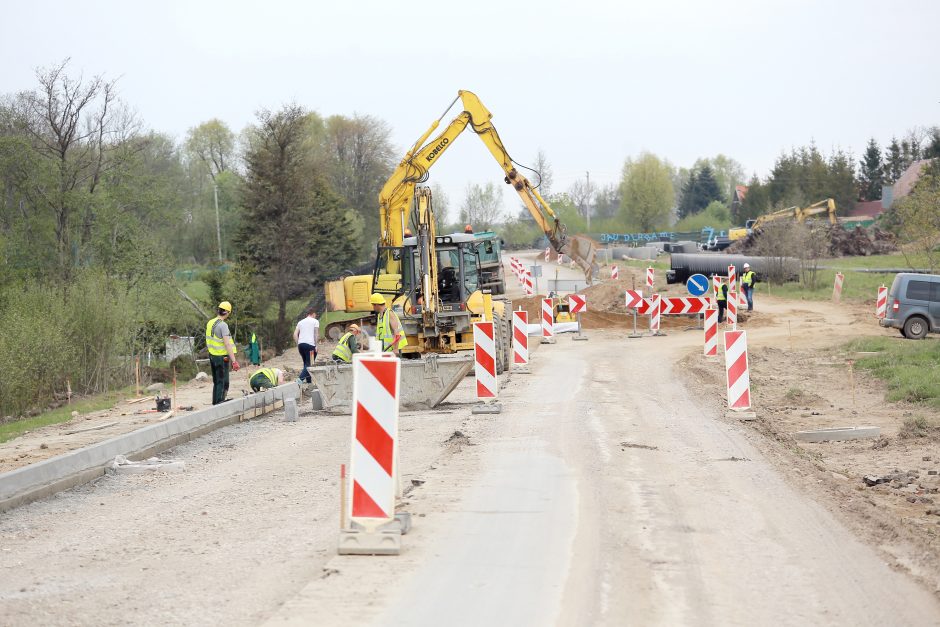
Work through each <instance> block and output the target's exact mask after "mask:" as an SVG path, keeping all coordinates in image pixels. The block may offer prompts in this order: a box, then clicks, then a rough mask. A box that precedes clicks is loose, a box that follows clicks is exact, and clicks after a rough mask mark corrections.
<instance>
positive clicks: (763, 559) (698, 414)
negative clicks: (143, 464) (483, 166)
mask: <svg viewBox="0 0 940 627" xmlns="http://www.w3.org/2000/svg"><path fill="white" fill-rule="evenodd" d="M523 259H524V261H526V262H527V263H531V262H532V254H527V255H523ZM565 271H566V272H567V273H568V274H569V275H570V277H568V278H577V276H578V272H577V271H576V270H568V269H567V268H565ZM603 271H604V270H602V272H603ZM507 276H510V277H511V273H509V272H508V269H507ZM642 283H643V278H641V276H640V274H639V270H638V269H635V268H629V267H628V268H624V266H621V279H620V281H618V282H611V281H606V282H604V283H602V284H600V285H596V286H593V287H591V288H588V289H587V290H585V293H586V295H587V297H588V308H589V313H588V314H585V315H584V316H582V322H583V326H584V328H585V332H586V334H587V336H588V338H589V340H588V341H586V342H575V341H572V339H571V337H570V336H567V335H563V336H559V337H558V339H557V342H556V344H554V345H542V346H539V345H537V344H534V342H533V355H532V368H531V369H532V373H531V374H514V375H512V376H511V377H508V378H507V377H503V379H502V380H501V386H502V389H501V402H502V404H503V412H502V413H501V414H498V415H473V414H471V412H470V410H471V406H472V404H473V401H474V398H473V395H472V392H473V387H472V378H468V379H467V380H465V381H464V382H463V383H461V385H460V386H459V387H458V389H457V390H456V391H455V392H454V393H453V394H452V395H451V397H450V398H449V399H448V401H447V402H446V403H445V404H444V405H442V406H440V407H438V408H437V409H436V410H434V411H427V412H405V413H403V415H402V417H401V434H400V459H401V483H402V485H403V489H404V498H403V500H402V502H401V503H400V506H399V511H407V512H410V513H411V514H412V516H413V520H414V527H413V529H412V530H411V532H410V533H408V534H407V535H406V536H404V538H403V547H404V548H403V552H402V554H401V555H400V556H397V557H353V556H337V555H336V541H337V538H338V528H339V511H338V510H339V466H340V464H343V463H348V458H349V447H350V420H349V417H348V416H335V415H328V414H323V413H318V412H313V411H312V410H311V409H310V408H309V406H304V407H303V408H302V410H301V412H300V416H299V419H298V421H297V422H295V423H288V422H284V420H283V416H282V415H281V414H280V413H273V414H269V415H268V416H266V417H263V418H259V419H256V420H252V421H248V422H244V423H240V424H237V425H233V426H230V427H225V428H223V429H220V430H219V431H216V432H213V433H211V434H209V435H207V436H204V437H202V438H200V439H198V440H195V441H193V442H190V443H188V444H186V445H183V446H180V447H177V448H176V449H174V450H172V451H169V452H167V453H166V454H165V455H164V457H167V458H173V459H180V460H183V461H185V462H186V470H185V472H182V473H175V474H148V475H109V476H106V477H104V478H102V479H100V480H98V481H95V482H94V483H91V484H88V485H86V486H83V487H80V488H76V489H73V490H70V491H67V492H63V493H60V494H59V495H57V496H55V497H52V498H48V499H45V500H43V501H40V502H36V503H33V504H30V505H27V506H24V507H21V508H18V509H16V510H13V511H10V512H6V513H4V514H2V515H0V573H2V576H0V617H3V620H2V621H0V622H3V623H4V624H14V625H16V624H48V625H59V624H61V625H66V624H68V625H76V624H78V625H92V624H93V625H111V624H187V625H191V624H206V625H209V624H232V625H255V624H271V625H281V624H297V625H309V624H317V625H367V624H375V625H391V624H394V625H432V624H434V625H436V624H447V625H480V624H513V625H516V624H520V625H548V624H559V625H593V624H600V625H621V624H669V625H674V624H722V625H753V624H782V625H804V624H831V625H848V624H852V625H885V624H910V625H930V624H940V542H938V535H940V524H938V521H940V515H937V514H936V513H933V512H940V494H937V492H938V488H940V479H938V475H937V474H930V473H931V472H934V473H935V472H936V471H937V470H940V445H938V442H937V441H936V440H930V439H926V438H903V437H900V435H899V431H900V429H901V425H902V423H903V421H904V419H905V418H906V417H909V416H911V415H914V414H916V415H930V416H935V414H936V412H934V411H933V410H931V409H929V408H925V407H922V406H913V405H905V404H898V403H887V402H885V400H884V390H885V388H884V385H883V384H882V383H881V382H880V381H878V380H875V379H872V378H869V377H868V376H867V375H865V374H863V373H860V372H857V371H855V370H854V369H853V368H852V367H851V365H850V362H851V360H853V359H854V358H856V357H857V356H856V355H854V354H850V353H846V352H845V349H844V348H843V347H844V345H845V343H846V342H848V341H849V340H851V339H854V338H857V337H859V336H864V335H887V336H890V337H896V338H897V341H899V342H901V341H905V340H903V339H901V337H900V335H899V334H897V332H895V331H888V330H883V329H880V328H879V327H878V326H877V323H876V321H875V319H874V316H873V303H861V302H857V303H856V302H852V303H843V304H841V305H837V304H833V303H827V302H809V301H805V302H804V301H794V300H784V299H779V298H776V297H767V296H764V295H763V294H762V292H761V291H760V290H759V291H758V293H757V296H756V299H755V300H756V311H755V312H754V313H753V314H752V315H751V316H749V317H747V318H746V320H744V321H743V322H742V325H741V327H742V328H744V329H746V330H747V331H748V343H749V349H750V350H749V356H750V364H751V382H752V388H751V389H752V395H753V405H754V410H755V413H756V420H749V421H742V420H740V419H739V418H738V417H737V416H736V415H729V413H728V412H727V411H726V405H725V391H724V385H725V383H724V361H723V359H722V358H706V357H704V356H703V355H702V331H700V330H695V329H690V327H695V322H696V321H695V320H694V319H690V318H684V317H682V318H680V317H667V318H664V325H663V326H664V330H665V331H666V335H665V336H662V337H650V336H648V335H647V336H645V337H641V338H636V339H630V338H628V337H627V335H628V333H629V332H630V331H631V330H632V328H633V323H634V322H633V317H632V316H628V315H627V314H626V313H624V311H623V304H622V302H623V290H624V289H631V288H632V287H633V286H634V285H636V286H640V285H641V284H642ZM657 287H658V288H659V290H658V291H659V292H660V293H663V294H666V295H672V296H679V295H685V291H684V288H683V287H682V286H669V288H666V287H665V285H664V280H663V277H662V276H659V277H657ZM510 295H512V296H514V302H515V303H516V305H520V304H521V305H523V306H525V307H526V308H527V309H529V310H530V312H532V313H533V314H534V313H535V312H536V311H538V309H537V305H538V303H537V301H535V300H534V299H532V300H525V299H521V298H519V297H518V296H519V292H518V288H517V286H516V285H515V284H514V283H513V284H512V285H511V291H510ZM637 324H638V326H639V327H640V330H641V331H643V330H645V328H646V327H647V324H648V322H647V318H645V317H639V318H638V319H637ZM926 341H936V340H934V339H929V340H926ZM279 359H282V360H284V361H283V362H281V363H284V364H290V365H292V366H293V367H294V368H295V369H296V364H295V363H294V362H295V361H296V358H295V355H294V354H293V353H287V354H286V355H285V356H283V357H282V358H279ZM240 376H244V374H240V375H236V378H235V380H234V381H233V390H235V391H237V390H240V386H244V385H245V384H244V382H243V381H242V380H241V379H240V378H239V377H240ZM209 393H210V390H209V386H208V385H207V384H204V383H195V382H194V383H192V384H186V385H184V386H181V387H180V389H179V390H178V392H177V395H178V400H177V404H178V405H184V404H189V403H192V404H194V405H198V406H205V404H206V403H207V400H208V397H209ZM238 393H240V392H238ZM184 395H185V396H184ZM183 399H186V400H183ZM198 406H197V407H196V408H197V409H198ZM130 407H134V406H130ZM131 411H133V410H131ZM112 412H113V413H112V414H109V415H101V416H97V417H94V418H92V420H85V419H84V417H80V419H79V420H78V423H79V424H83V423H88V424H89V425H91V424H94V422H95V421H96V420H100V421H101V422H102V423H105V424H106V423H108V422H114V421H119V422H120V424H121V426H122V427H123V426H125V425H126V427H127V428H128V429H129V428H137V427H139V426H140V425H142V424H145V421H146V420H148V419H152V418H151V416H152V415H150V414H144V415H134V414H132V413H130V412H129V411H128V409H126V408H125V409H121V408H120V407H119V408H115V410H112ZM122 413H124V414H126V415H123V416H122V415H121V414H122ZM851 426H877V427H880V428H881V431H882V436H883V437H882V439H880V440H872V439H865V440H856V441H851V442H828V443H816V444H813V443H802V442H797V441H796V440H794V439H793V437H792V434H793V433H794V432H796V431H800V430H806V429H817V428H824V427H851ZM47 429H49V430H48V431H46V430H38V431H36V432H33V433H30V434H27V435H25V436H23V437H22V438H17V439H16V440H13V441H11V442H8V443H6V444H4V445H2V446H0V457H2V458H3V461H2V462H0V463H2V464H3V467H2V469H4V470H6V469H9V468H12V467H14V466H15V465H17V464H22V463H29V462H32V461H34V460H35V459H39V458H41V456H45V455H51V454H55V453H54V452H51V451H53V450H54V451H55V452H61V451H64V450H68V449H69V448H72V447H76V446H80V445H82V444H79V443H77V442H79V441H86V442H87V441H90V440H93V439H100V438H101V437H102V436H104V435H105V433H104V432H105V431H106V430H102V431H86V432H83V433H78V434H72V436H66V435H65V434H64V432H65V431H69V430H75V425H74V424H73V425H72V427H71V428H69V426H68V425H61V426H59V427H55V428H47ZM74 436H83V437H81V438H75V437H74ZM86 438H87V439H86ZM42 443H46V445H47V447H46V448H40V444H42ZM17 446H19V448H16V447H17ZM53 446H55V449H53ZM40 451H41V452H40ZM34 455H35V456H34ZM865 476H878V477H886V476H890V477H892V479H891V480H890V481H888V482H886V483H881V484H879V485H875V486H872V487H869V486H868V485H867V484H866V483H865V482H864V481H863V477H865ZM934 501H936V503H934Z"/></svg>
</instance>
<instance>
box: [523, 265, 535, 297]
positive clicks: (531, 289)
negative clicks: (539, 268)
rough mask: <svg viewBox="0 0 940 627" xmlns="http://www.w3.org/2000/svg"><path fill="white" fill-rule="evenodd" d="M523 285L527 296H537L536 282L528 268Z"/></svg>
mask: <svg viewBox="0 0 940 627" xmlns="http://www.w3.org/2000/svg"><path fill="white" fill-rule="evenodd" d="M523 286H524V287H525V295H526V296H535V284H534V283H533V282H532V272H531V271H529V269H528V268H526V271H525V279H524V283H523Z"/></svg>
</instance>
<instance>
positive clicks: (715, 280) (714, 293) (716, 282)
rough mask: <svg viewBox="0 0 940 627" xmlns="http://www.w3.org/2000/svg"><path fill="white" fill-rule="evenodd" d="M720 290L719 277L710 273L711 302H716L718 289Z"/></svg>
mask: <svg viewBox="0 0 940 627" xmlns="http://www.w3.org/2000/svg"><path fill="white" fill-rule="evenodd" d="M719 290H721V277H719V276H718V275H717V274H713V275H712V302H713V303H717V302H718V291H719Z"/></svg>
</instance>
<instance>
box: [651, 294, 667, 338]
mask: <svg viewBox="0 0 940 627" xmlns="http://www.w3.org/2000/svg"><path fill="white" fill-rule="evenodd" d="M649 314H650V332H651V333H652V334H653V335H664V334H663V333H661V332H660V330H659V319H660V315H661V314H662V298H660V296H659V294H653V296H652V298H651V299H650V307H649Z"/></svg>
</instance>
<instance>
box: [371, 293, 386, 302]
mask: <svg viewBox="0 0 940 627" xmlns="http://www.w3.org/2000/svg"><path fill="white" fill-rule="evenodd" d="M369 302H370V303H372V304H373V305H384V304H385V297H384V296H382V295H381V294H373V295H372V298H370V299H369Z"/></svg>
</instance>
